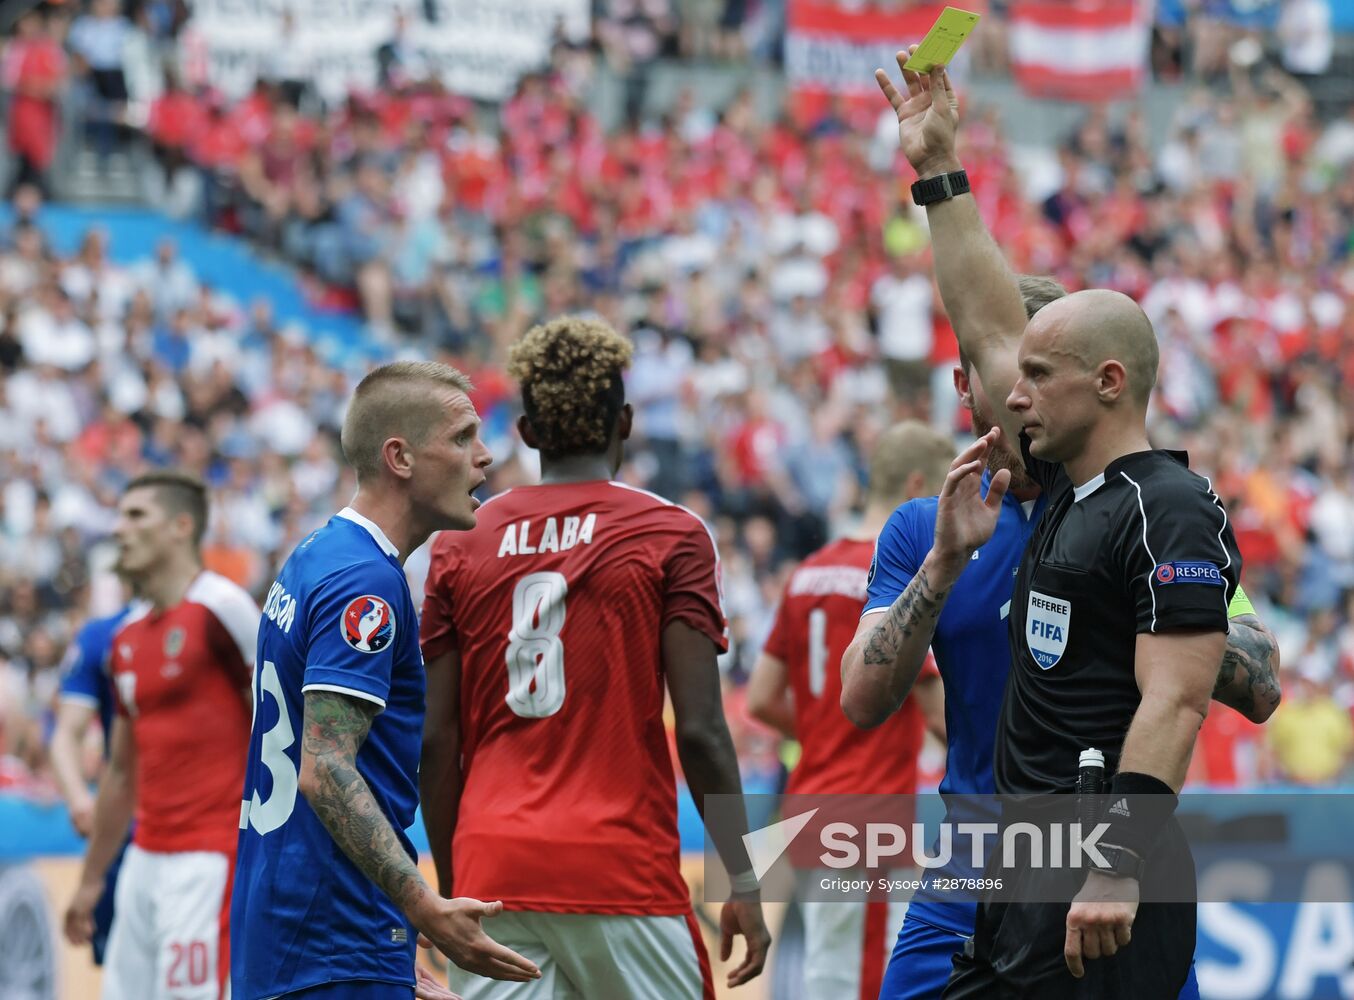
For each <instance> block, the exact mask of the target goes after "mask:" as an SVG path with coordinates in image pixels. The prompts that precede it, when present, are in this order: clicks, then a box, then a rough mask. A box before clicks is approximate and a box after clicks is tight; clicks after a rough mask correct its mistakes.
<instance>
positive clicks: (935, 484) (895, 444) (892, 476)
mask: <svg viewBox="0 0 1354 1000" xmlns="http://www.w3.org/2000/svg"><path fill="white" fill-rule="evenodd" d="M954 456H955V449H954V442H953V441H951V440H950V439H949V438H947V437H946V436H945V435H943V434H940V433H937V432H936V431H933V430H932V429H931V428H930V427H928V426H926V424H923V423H922V422H921V421H920V420H904V421H903V422H901V423H897V424H894V425H893V426H892V427H890V428H889V429H888V430H886V431H884V433H883V434H881V435H879V441H878V442H877V443H876V444H875V447H874V452H873V454H871V456H870V485H869V488H868V490H867V491H866V497H867V499H869V500H872V501H878V502H882V503H886V504H894V505H896V504H900V503H902V502H903V501H904V500H906V499H907V497H905V496H903V490H904V489H905V488H906V487H907V481H908V480H909V479H911V478H912V475H913V473H917V472H920V473H921V474H922V479H923V485H922V489H921V492H920V494H919V495H920V496H931V495H933V494H936V493H939V492H940V488H941V487H942V486H944V485H945V476H946V475H947V474H948V473H949V471H950V464H951V463H952V462H953V461H954Z"/></svg>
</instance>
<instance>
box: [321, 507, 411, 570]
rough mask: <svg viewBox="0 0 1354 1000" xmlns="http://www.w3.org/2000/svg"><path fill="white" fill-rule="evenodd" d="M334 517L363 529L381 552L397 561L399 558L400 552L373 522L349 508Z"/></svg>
mask: <svg viewBox="0 0 1354 1000" xmlns="http://www.w3.org/2000/svg"><path fill="white" fill-rule="evenodd" d="M336 516H338V517H341V518H343V519H344V520H345V521H352V522H353V524H356V525H357V526H358V527H361V528H365V529H366V531H367V534H369V535H371V537H372V538H374V539H375V540H376V544H377V545H379V546H380V547H381V551H382V552H384V553H385V554H386V555H388V556H390V557H391V558H393V559H398V558H399V557H400V550H399V549H397V548H395V546H394V545H393V544H392V543H391V541H390V539H389V538H387V537H386V533H385V532H384V531H382V530H381V529H380V527H379V526H378V525H377V524H376V522H375V521H373V520H371V519H369V518H365V517H363V516H362V515H361V514H359V513H358V512H357V511H355V510H353V509H352V508H351V507H344V508H343V509H342V510H341V511H339V512H338V514H337V515H336Z"/></svg>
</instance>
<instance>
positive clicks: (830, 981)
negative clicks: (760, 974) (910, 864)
mask: <svg viewBox="0 0 1354 1000" xmlns="http://www.w3.org/2000/svg"><path fill="white" fill-rule="evenodd" d="M801 909H802V911H803V914H804V996H806V997H832V998H833V1000H837V998H840V1000H856V998H857V997H865V996H866V994H868V1000H875V998H876V997H878V996H879V986H880V983H881V982H882V980H883V977H884V970H885V968H887V967H888V964H889V956H890V955H892V954H893V943H894V941H896V940H897V938H898V931H899V929H900V928H901V927H902V926H903V918H904V917H906V916H907V903H900V902H889V901H888V900H887V899H881V900H879V901H878V902H871V903H865V902H860V901H854V902H842V903H835V902H833V903H804V904H802V905H801Z"/></svg>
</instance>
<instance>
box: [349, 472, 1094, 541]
mask: <svg viewBox="0 0 1354 1000" xmlns="http://www.w3.org/2000/svg"><path fill="white" fill-rule="evenodd" d="M1100 478H1101V480H1102V481H1103V480H1104V478H1105V477H1104V476H1101V477H1100ZM338 516H339V517H341V518H343V519H344V520H345V521H352V522H353V524H356V525H358V526H359V527H362V528H366V529H367V534H369V535H371V537H372V538H374V539H376V544H377V545H379V546H381V551H382V552H384V553H385V554H386V555H388V556H393V557H394V558H396V559H398V558H399V557H400V550H399V549H397V548H395V546H394V545H393V544H392V543H391V541H390V539H389V538H387V537H386V533H385V532H384V531H382V530H381V529H380V527H379V526H378V525H377V524H376V522H375V521H373V520H371V519H370V518H366V517H363V516H362V515H361V514H359V513H358V512H357V511H355V510H353V509H352V508H351V507H344V508H343V509H342V510H341V511H339V512H338Z"/></svg>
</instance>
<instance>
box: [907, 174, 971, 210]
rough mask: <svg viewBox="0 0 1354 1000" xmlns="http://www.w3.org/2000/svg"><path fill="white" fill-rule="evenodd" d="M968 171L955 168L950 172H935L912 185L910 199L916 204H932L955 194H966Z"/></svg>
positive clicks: (967, 189)
mask: <svg viewBox="0 0 1354 1000" xmlns="http://www.w3.org/2000/svg"><path fill="white" fill-rule="evenodd" d="M971 190H973V189H972V188H971V187H969V183H968V171H967V170H956V171H954V172H953V173H950V174H937V175H936V176H935V177H928V178H926V180H924V181H917V183H915V184H913V185H912V201H913V203H914V204H917V205H934V204H935V203H936V202H938V201H945V200H946V199H947V198H953V197H954V196H955V195H957V194H968V193H969V191H971Z"/></svg>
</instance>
